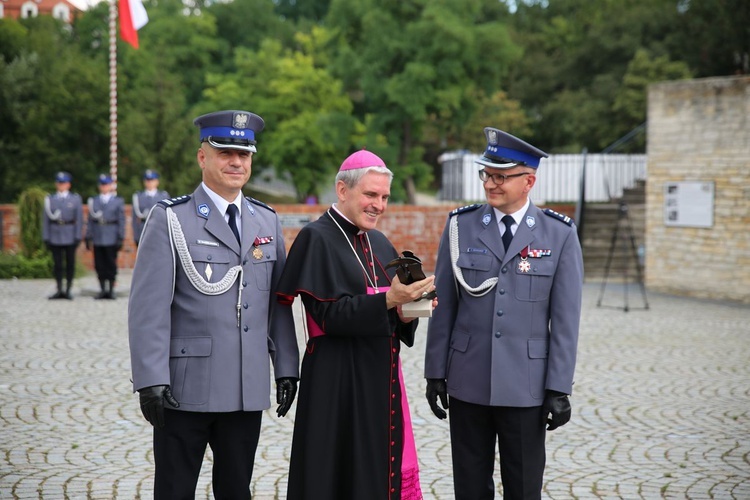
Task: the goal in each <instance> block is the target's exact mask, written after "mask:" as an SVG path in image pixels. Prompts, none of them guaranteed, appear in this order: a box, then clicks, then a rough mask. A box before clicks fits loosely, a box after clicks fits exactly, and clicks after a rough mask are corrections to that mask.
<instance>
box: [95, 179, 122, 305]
mask: <svg viewBox="0 0 750 500" xmlns="http://www.w3.org/2000/svg"><path fill="white" fill-rule="evenodd" d="M88 207H89V217H88V224H87V226H86V249H87V250H91V249H92V247H93V250H94V268H95V269H96V275H97V277H98V278H99V287H100V291H99V294H98V295H96V296H95V297H94V298H95V299H114V298H115V290H114V288H115V279H116V278H117V252H119V251H120V250H121V249H122V240H123V239H125V200H123V199H122V198H121V197H120V196H117V194H116V193H115V192H114V184H113V183H112V178H111V177H110V176H108V175H106V174H101V175H100V176H99V195H98V196H94V197H91V198H89V200H88Z"/></svg>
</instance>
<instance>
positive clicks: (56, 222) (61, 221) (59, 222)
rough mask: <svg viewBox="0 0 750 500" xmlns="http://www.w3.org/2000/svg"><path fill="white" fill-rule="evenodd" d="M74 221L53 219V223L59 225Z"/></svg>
mask: <svg viewBox="0 0 750 500" xmlns="http://www.w3.org/2000/svg"><path fill="white" fill-rule="evenodd" d="M75 223H76V221H74V220H56V221H55V224H58V225H60V226H64V225H66V224H75Z"/></svg>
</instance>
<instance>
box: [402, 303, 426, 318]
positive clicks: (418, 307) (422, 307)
mask: <svg viewBox="0 0 750 500" xmlns="http://www.w3.org/2000/svg"><path fill="white" fill-rule="evenodd" d="M401 312H402V314H403V315H404V317H405V318H431V317H432V299H426V300H420V301H419V302H407V303H406V304H404V305H402V306H401Z"/></svg>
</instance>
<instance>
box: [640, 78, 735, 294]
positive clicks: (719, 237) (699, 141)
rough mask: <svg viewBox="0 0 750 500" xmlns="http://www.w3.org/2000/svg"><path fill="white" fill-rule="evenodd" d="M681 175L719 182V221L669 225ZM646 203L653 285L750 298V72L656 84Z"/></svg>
mask: <svg viewBox="0 0 750 500" xmlns="http://www.w3.org/2000/svg"><path fill="white" fill-rule="evenodd" d="M682 181H701V182H707V181H710V182H713V183H714V204H713V226H712V227H706V228H703V227H673V226H668V225H666V224H665V220H664V212H665V207H664V205H665V198H667V197H666V196H665V194H664V186H665V184H666V183H669V182H682ZM646 205H647V212H646V285H647V287H648V288H649V289H652V290H656V291H661V292H667V293H675V294H680V295H688V296H694V297H701V298H711V299H719V300H724V299H728V300H734V301H740V302H744V303H750V77H727V78H706V79H698V80H689V81H679V82H666V83H659V84H655V85H652V86H650V87H649V96H648V183H647V190H646Z"/></svg>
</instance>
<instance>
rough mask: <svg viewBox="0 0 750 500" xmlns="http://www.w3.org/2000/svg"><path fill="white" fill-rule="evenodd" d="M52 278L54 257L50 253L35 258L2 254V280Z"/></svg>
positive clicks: (0, 273)
mask: <svg viewBox="0 0 750 500" xmlns="http://www.w3.org/2000/svg"><path fill="white" fill-rule="evenodd" d="M51 277H52V256H51V255H49V253H47V254H46V255H41V256H38V257H33V258H27V257H24V256H23V255H16V254H10V253H0V279H11V278H51Z"/></svg>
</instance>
